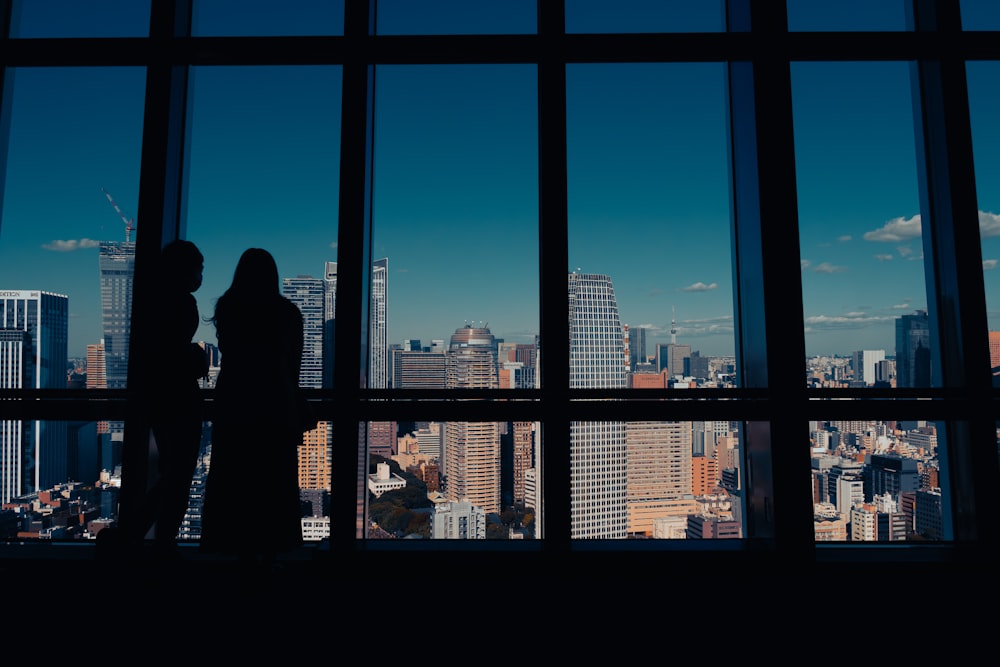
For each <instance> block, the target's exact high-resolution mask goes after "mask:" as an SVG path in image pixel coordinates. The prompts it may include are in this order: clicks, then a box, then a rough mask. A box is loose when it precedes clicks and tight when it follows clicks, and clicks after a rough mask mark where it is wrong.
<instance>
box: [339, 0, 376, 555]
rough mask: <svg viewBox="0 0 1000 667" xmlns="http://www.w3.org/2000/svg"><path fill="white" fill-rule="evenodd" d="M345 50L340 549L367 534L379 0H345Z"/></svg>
mask: <svg viewBox="0 0 1000 667" xmlns="http://www.w3.org/2000/svg"><path fill="white" fill-rule="evenodd" d="M345 5H346V14H345V20H344V37H345V41H346V42H347V43H348V44H350V45H351V46H349V47H348V48H346V49H345V52H347V53H350V54H351V55H352V57H350V58H348V60H347V61H346V62H345V63H344V72H343V94H342V113H341V119H342V120H341V154H340V160H341V162H340V200H339V201H340V213H339V218H340V219H339V222H338V227H337V229H338V239H337V297H336V298H337V313H338V315H340V316H341V317H342V318H343V321H345V322H353V323H355V325H354V326H339V327H337V328H336V334H335V335H336V341H335V345H334V351H335V359H334V361H333V363H334V371H333V372H334V383H333V384H334V395H335V400H336V402H337V404H338V406H339V407H338V412H339V414H342V415H344V418H343V419H335V420H333V422H332V429H333V433H332V439H333V444H334V446H333V451H332V453H331V466H330V467H331V470H332V473H331V474H332V477H333V479H332V480H331V485H330V488H331V498H330V541H331V546H333V547H334V549H333V550H334V551H337V550H341V549H347V548H350V547H351V544H352V543H353V542H354V540H356V539H359V538H361V537H362V536H363V535H364V527H363V521H364V511H363V509H364V508H363V507H362V506H359V499H361V498H363V497H364V495H363V494H365V493H367V492H366V491H365V489H364V483H363V479H364V474H365V473H366V472H367V462H366V461H365V460H364V459H365V458H366V455H363V454H364V453H363V452H360V451H359V448H360V447H361V446H362V445H363V443H364V441H365V438H364V437H363V435H364V434H363V432H360V433H359V422H358V421H355V419H356V418H357V416H358V415H361V414H363V412H362V410H361V409H360V408H361V406H360V402H361V400H362V395H361V387H360V384H359V378H360V377H361V375H362V370H363V368H362V364H366V363H367V359H362V356H363V355H362V353H361V351H362V349H365V348H364V347H363V341H362V337H363V336H367V330H368V299H367V296H366V295H367V294H368V285H369V280H368V271H369V270H370V269H369V266H370V263H369V259H370V258H369V256H368V255H369V251H368V248H369V247H370V239H371V196H370V193H371V178H372V164H371V163H372V148H373V145H372V132H373V127H372V123H373V122H374V120H373V119H374V108H373V104H374V102H373V100H374V64H373V63H371V62H366V61H365V60H364V59H363V57H364V56H363V55H362V54H367V53H368V52H369V49H368V48H363V47H364V46H365V45H366V44H365V43H366V42H370V40H371V37H372V32H371V28H372V17H373V13H374V12H375V7H374V4H373V3H370V2H368V1H367V0H348V2H346V3H345Z"/></svg>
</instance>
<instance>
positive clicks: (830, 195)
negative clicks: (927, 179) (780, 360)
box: [792, 62, 933, 387]
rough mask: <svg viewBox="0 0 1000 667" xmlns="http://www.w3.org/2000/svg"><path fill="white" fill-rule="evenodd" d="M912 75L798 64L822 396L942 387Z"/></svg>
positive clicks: (795, 84)
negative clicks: (933, 366) (827, 391)
mask: <svg viewBox="0 0 1000 667" xmlns="http://www.w3.org/2000/svg"><path fill="white" fill-rule="evenodd" d="M908 68H909V65H908V63H903V62H898V63H793V64H792V102H793V105H794V106H793V112H794V130H795V159H796V170H797V171H796V180H797V186H798V205H799V239H800V244H801V247H800V260H801V264H802V298H803V309H804V311H805V341H806V353H807V355H808V357H809V368H808V377H807V382H808V383H809V385H810V386H814V387H847V386H851V387H864V386H898V387H928V386H931V381H932V378H930V345H932V344H933V341H930V340H929V325H928V319H927V302H926V300H927V296H926V294H927V291H926V286H925V279H924V268H923V245H922V241H921V226H920V209H919V201H918V197H917V176H916V165H915V162H914V159H915V157H914V156H915V155H916V149H915V146H914V129H913V109H912V106H911V105H912V102H911V97H910V82H909V69H908Z"/></svg>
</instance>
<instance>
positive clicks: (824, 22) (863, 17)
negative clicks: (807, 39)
mask: <svg viewBox="0 0 1000 667" xmlns="http://www.w3.org/2000/svg"><path fill="white" fill-rule="evenodd" d="M787 2H788V5H787V6H788V29H789V30H792V31H847V30H890V31H895V30H906V29H907V27H906V3H905V2H902V1H901V0H838V1H837V2H827V1H826V0H787Z"/></svg>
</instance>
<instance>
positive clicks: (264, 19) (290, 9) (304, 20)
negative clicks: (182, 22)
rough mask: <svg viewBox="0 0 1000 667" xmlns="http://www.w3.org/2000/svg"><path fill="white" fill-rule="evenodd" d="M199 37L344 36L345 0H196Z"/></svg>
mask: <svg viewBox="0 0 1000 667" xmlns="http://www.w3.org/2000/svg"><path fill="white" fill-rule="evenodd" d="M192 10H193V14H192V17H191V34H192V35H194V36H196V37H285V36H295V35H305V36H308V35H343V34H344V0H331V1H328V2H315V1H314V0H254V1H253V2H247V0H194V5H193V8H192Z"/></svg>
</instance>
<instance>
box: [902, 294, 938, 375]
mask: <svg viewBox="0 0 1000 667" xmlns="http://www.w3.org/2000/svg"><path fill="white" fill-rule="evenodd" d="M896 386H897V387H930V386H931V334H930V322H929V321H928V319H927V311H926V310H918V311H916V312H914V313H912V314H910V315H903V316H902V317H900V318H898V319H897V320H896Z"/></svg>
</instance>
